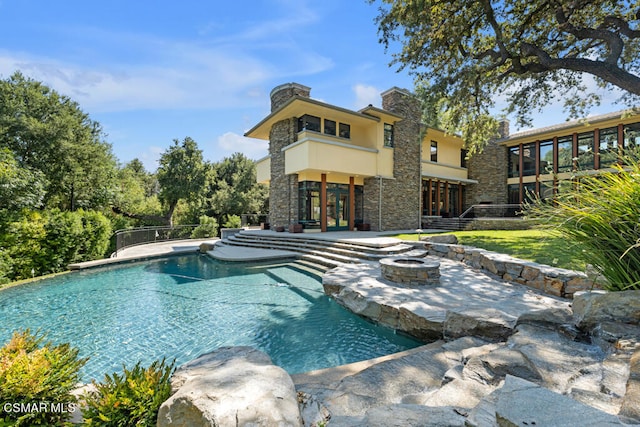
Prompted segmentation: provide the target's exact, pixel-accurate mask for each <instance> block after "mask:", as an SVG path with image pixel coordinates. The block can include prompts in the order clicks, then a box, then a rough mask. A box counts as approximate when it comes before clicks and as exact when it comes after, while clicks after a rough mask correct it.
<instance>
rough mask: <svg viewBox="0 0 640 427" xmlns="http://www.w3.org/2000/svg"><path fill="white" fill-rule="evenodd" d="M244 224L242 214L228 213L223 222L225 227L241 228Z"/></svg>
mask: <svg viewBox="0 0 640 427" xmlns="http://www.w3.org/2000/svg"><path fill="white" fill-rule="evenodd" d="M241 226H242V219H241V218H240V215H226V221H225V223H224V224H223V227H224V228H240V227H241Z"/></svg>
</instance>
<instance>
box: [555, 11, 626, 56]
mask: <svg viewBox="0 0 640 427" xmlns="http://www.w3.org/2000/svg"><path fill="white" fill-rule="evenodd" d="M556 20H557V21H558V29H559V30H560V31H566V32H567V33H569V34H571V35H574V36H575V37H576V38H577V39H578V40H585V39H596V40H603V41H604V42H605V43H606V44H607V47H608V48H609V55H607V57H606V59H605V60H604V62H606V63H609V64H617V63H618V59H620V55H622V50H623V49H624V41H623V40H622V39H621V38H620V36H619V35H617V34H616V33H614V32H611V31H607V30H604V29H601V28H586V27H576V26H575V25H573V24H572V23H571V22H569V19H568V18H567V16H566V15H565V13H564V9H563V8H562V7H561V6H559V7H558V8H556Z"/></svg>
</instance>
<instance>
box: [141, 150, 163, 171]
mask: <svg viewBox="0 0 640 427" xmlns="http://www.w3.org/2000/svg"><path fill="white" fill-rule="evenodd" d="M164 151H165V149H164V148H161V147H156V146H151V147H147V148H146V150H145V151H143V152H142V154H141V155H140V156H139V157H138V159H139V160H140V161H141V162H142V164H143V165H144V168H145V169H146V170H147V171H149V172H155V171H156V169H158V166H159V165H160V164H159V160H160V156H161V155H162V153H164Z"/></svg>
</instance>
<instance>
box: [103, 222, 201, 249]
mask: <svg viewBox="0 0 640 427" xmlns="http://www.w3.org/2000/svg"><path fill="white" fill-rule="evenodd" d="M197 226H198V224H189V225H174V226H172V227H170V226H157V227H156V226H153V227H138V228H129V229H124V230H118V231H116V232H115V233H113V236H114V238H115V242H116V251H115V252H114V254H113V255H111V256H112V257H114V256H115V257H117V256H118V252H119V251H121V250H122V249H124V248H127V247H130V246H136V245H144V244H147V243H155V242H167V241H170V240H182V239H189V238H191V233H192V232H193V230H194V229H195V228H196V227H197Z"/></svg>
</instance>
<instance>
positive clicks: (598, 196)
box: [525, 159, 640, 291]
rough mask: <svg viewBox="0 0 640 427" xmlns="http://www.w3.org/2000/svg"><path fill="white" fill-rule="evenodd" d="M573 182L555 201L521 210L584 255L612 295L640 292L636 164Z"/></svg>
mask: <svg viewBox="0 0 640 427" xmlns="http://www.w3.org/2000/svg"><path fill="white" fill-rule="evenodd" d="M624 164H625V165H626V166H624V167H622V166H616V167H614V169H613V170H612V171H605V172H602V173H600V174H598V175H588V176H582V177H576V178H575V179H574V181H573V185H569V186H565V187H564V188H563V191H562V192H559V193H558V194H557V195H556V196H555V198H554V200H553V201H542V200H535V201H534V202H532V203H529V204H527V205H526V206H525V213H526V215H527V216H528V217H530V218H533V219H536V220H538V221H539V222H540V224H541V225H542V226H544V227H546V228H550V229H553V230H557V231H558V232H559V233H560V234H561V235H562V236H563V237H564V238H565V239H566V240H567V242H568V244H578V245H579V247H580V248H581V249H582V250H581V251H577V252H576V254H577V256H580V257H582V259H583V260H584V261H585V262H586V263H588V264H591V265H592V266H593V267H594V268H595V269H596V271H598V272H599V273H600V274H602V275H603V276H604V277H605V278H606V279H607V281H608V284H607V285H606V286H607V289H608V290H610V291H623V290H629V289H637V290H640V164H639V163H638V161H637V159H633V160H632V159H625V162H624Z"/></svg>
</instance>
